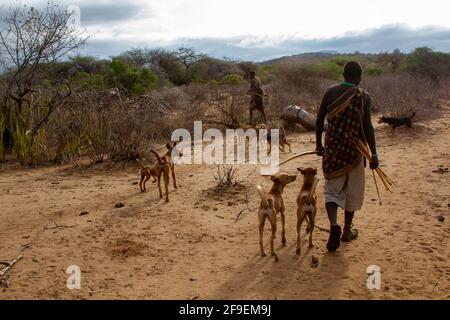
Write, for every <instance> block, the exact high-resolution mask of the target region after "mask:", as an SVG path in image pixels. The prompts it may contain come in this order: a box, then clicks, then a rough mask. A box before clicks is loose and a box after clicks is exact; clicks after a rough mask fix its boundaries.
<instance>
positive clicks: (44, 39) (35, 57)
mask: <svg viewBox="0 0 450 320" xmlns="http://www.w3.org/2000/svg"><path fill="white" fill-rule="evenodd" d="M1 23H2V26H1V30H0V47H1V51H2V52H3V56H4V59H5V60H4V63H5V65H6V68H7V74H6V82H5V83H6V90H5V91H6V98H7V99H12V100H13V101H14V104H13V105H15V106H16V107H17V111H18V112H19V113H21V112H22V109H23V107H24V105H25V103H26V104H27V105H28V106H29V107H30V109H33V107H34V108H39V107H44V109H46V110H47V114H45V115H44V116H43V117H42V118H41V119H36V121H35V126H34V127H33V128H32V132H33V133H36V132H37V130H38V129H39V127H40V126H41V125H42V124H44V123H45V122H46V121H47V119H48V118H49V116H50V114H51V113H52V112H53V111H54V110H55V109H56V107H57V106H58V105H60V104H61V101H63V100H64V99H63V97H65V96H66V95H67V94H70V92H71V91H70V90H68V93H67V94H61V93H60V88H59V87H58V85H56V84H54V86H53V88H54V92H53V94H50V96H51V98H50V99H45V100H46V101H47V102H46V103H45V106H42V105H41V103H42V100H41V99H40V100H37V99H31V98H30V99H28V97H29V96H31V95H33V94H38V95H40V93H39V92H38V88H37V83H38V80H41V79H39V76H40V72H39V68H40V67H41V66H42V65H43V64H48V65H51V64H52V63H53V62H55V61H57V60H59V59H61V58H62V57H64V56H66V55H67V54H68V53H69V52H71V51H73V50H75V49H77V48H80V47H81V46H83V45H84V44H85V42H86V40H87V37H86V36H85V35H84V31H83V30H80V29H78V28H77V26H75V25H73V23H72V16H71V14H70V13H68V12H67V11H65V10H62V9H60V8H59V6H58V5H55V4H52V3H48V4H47V6H46V7H45V8H43V9H42V10H38V9H35V8H34V7H27V6H26V5H24V6H16V7H12V8H10V12H9V13H8V14H7V15H6V16H5V17H4V18H3V20H2V21H1ZM65 85H67V86H68V83H65ZM33 103H34V105H33ZM30 112H31V111H30Z"/></svg>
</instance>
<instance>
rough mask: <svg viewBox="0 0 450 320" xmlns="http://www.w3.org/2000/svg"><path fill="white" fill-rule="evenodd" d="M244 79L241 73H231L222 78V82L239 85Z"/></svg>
mask: <svg viewBox="0 0 450 320" xmlns="http://www.w3.org/2000/svg"><path fill="white" fill-rule="evenodd" d="M243 81H244V78H242V76H241V75H240V74H229V75H226V76H225V77H223V78H222V80H220V84H223V85H239V84H241V83H242V82H243Z"/></svg>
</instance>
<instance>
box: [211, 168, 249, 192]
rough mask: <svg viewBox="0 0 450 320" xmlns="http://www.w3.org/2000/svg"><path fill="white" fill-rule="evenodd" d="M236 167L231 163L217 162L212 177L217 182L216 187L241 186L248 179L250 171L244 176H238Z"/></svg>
mask: <svg viewBox="0 0 450 320" xmlns="http://www.w3.org/2000/svg"><path fill="white" fill-rule="evenodd" d="M237 173H238V168H237V167H235V166H233V165H225V164H218V165H215V166H214V169H213V177H214V180H215V181H216V183H217V186H216V187H217V188H219V189H227V188H230V187H236V186H241V185H242V184H243V183H244V182H245V181H247V180H248V178H249V177H250V175H251V174H252V173H253V172H251V173H250V174H248V175H247V176H245V177H239V176H238V174H237Z"/></svg>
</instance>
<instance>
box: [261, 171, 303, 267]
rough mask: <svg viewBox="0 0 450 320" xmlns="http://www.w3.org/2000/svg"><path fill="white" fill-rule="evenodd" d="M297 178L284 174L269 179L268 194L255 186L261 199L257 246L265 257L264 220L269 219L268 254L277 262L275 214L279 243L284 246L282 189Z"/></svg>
mask: <svg viewBox="0 0 450 320" xmlns="http://www.w3.org/2000/svg"><path fill="white" fill-rule="evenodd" d="M296 178H297V176H296V175H289V174H286V173H280V174H277V175H275V176H272V177H271V180H272V182H273V185H272V189H270V191H269V192H268V193H266V192H264V190H263V187H262V186H257V187H256V188H257V189H258V193H259V196H260V197H261V204H260V206H259V210H258V219H259V246H260V249H261V256H262V257H265V256H266V254H265V252H264V245H263V234H264V224H265V222H266V219H269V222H270V225H271V228H272V235H271V237H270V254H271V255H272V256H274V257H275V260H276V261H278V257H277V255H276V253H275V250H274V248H273V239H274V238H275V235H276V232H277V213H278V212H280V213H281V228H282V229H281V242H282V243H283V245H285V244H286V232H285V215H284V211H285V207H284V200H283V191H284V187H286V185H288V184H289V183H291V182H294V181H295V179H296Z"/></svg>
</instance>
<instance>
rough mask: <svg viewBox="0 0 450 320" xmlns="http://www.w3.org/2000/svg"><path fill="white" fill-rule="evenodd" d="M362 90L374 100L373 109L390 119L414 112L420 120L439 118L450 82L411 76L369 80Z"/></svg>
mask: <svg viewBox="0 0 450 320" xmlns="http://www.w3.org/2000/svg"><path fill="white" fill-rule="evenodd" d="M361 87H363V88H364V89H366V90H367V91H368V92H369V93H370V95H371V97H372V103H373V109H374V110H375V111H377V112H380V113H382V114H384V115H388V116H404V115H406V114H407V113H408V112H409V111H411V110H414V111H415V112H416V114H417V119H421V120H426V119H430V118H433V117H435V116H437V115H439V111H440V106H441V103H442V101H443V99H445V98H447V96H448V82H447V81H441V82H440V83H436V82H433V81H431V80H429V79H427V78H418V77H413V76H411V75H408V74H398V75H393V74H389V75H381V76H374V77H367V78H365V79H364V80H363V83H362V84H361Z"/></svg>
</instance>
